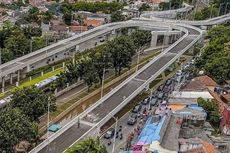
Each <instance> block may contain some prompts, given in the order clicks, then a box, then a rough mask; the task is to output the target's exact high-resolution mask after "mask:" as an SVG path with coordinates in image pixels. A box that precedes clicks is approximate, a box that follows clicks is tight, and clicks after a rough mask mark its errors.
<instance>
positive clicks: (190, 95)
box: [172, 91, 213, 99]
mask: <svg viewBox="0 0 230 153" xmlns="http://www.w3.org/2000/svg"><path fill="white" fill-rule="evenodd" d="M172 95H174V98H192V99H194V98H195V99H196V98H199V97H201V98H204V99H213V97H212V95H211V94H210V93H209V92H208V91H180V92H177V91H173V93H172Z"/></svg>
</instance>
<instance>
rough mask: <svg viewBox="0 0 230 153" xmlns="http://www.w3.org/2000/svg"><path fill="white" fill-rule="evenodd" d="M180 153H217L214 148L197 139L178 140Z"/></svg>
mask: <svg viewBox="0 0 230 153" xmlns="http://www.w3.org/2000/svg"><path fill="white" fill-rule="evenodd" d="M179 146H180V151H179V152H180V153H217V152H216V149H215V147H214V146H213V145H212V144H211V143H208V142H207V141H203V140H201V139H199V138H190V139H179Z"/></svg>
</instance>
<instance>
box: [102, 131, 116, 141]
mask: <svg viewBox="0 0 230 153" xmlns="http://www.w3.org/2000/svg"><path fill="white" fill-rule="evenodd" d="M114 133H115V129H114V128H110V129H109V130H108V131H107V132H106V133H105V135H104V138H106V139H110V138H112V137H113V136H114Z"/></svg>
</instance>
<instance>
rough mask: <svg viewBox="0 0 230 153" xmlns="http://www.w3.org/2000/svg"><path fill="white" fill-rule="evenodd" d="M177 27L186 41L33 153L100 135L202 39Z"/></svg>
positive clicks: (58, 152) (52, 152) (55, 151)
mask: <svg viewBox="0 0 230 153" xmlns="http://www.w3.org/2000/svg"><path fill="white" fill-rule="evenodd" d="M141 22H142V21H141ZM142 24H143V22H142ZM176 26H177V27H178V28H183V30H184V33H185V34H184V35H183V37H182V38H180V39H179V40H178V41H177V42H176V43H174V44H173V45H172V46H170V47H169V48H167V49H166V50H164V51H163V52H162V53H161V54H159V55H158V56H157V57H156V58H155V59H153V60H152V61H150V62H149V63H148V64H146V65H145V66H144V67H142V68H141V69H140V70H139V71H137V72H136V73H135V74H134V75H132V76H130V77H129V78H128V79H127V80H125V81H124V82H123V83H121V84H120V85H119V86H118V87H116V88H115V89H113V90H112V91H111V92H110V93H108V94H107V95H105V96H104V97H103V98H102V99H101V100H99V101H98V102H97V103H96V104H94V105H93V106H91V107H90V108H88V109H87V110H86V111H85V112H83V113H82V114H80V115H79V116H78V117H76V118H75V119H74V120H73V121H71V122H70V123H69V124H67V125H66V126H65V127H63V128H62V129H61V130H60V131H58V132H57V133H55V134H54V135H51V136H50V137H49V138H48V139H47V140H45V141H44V142H43V143H41V144H40V145H38V146H37V147H36V148H34V149H33V150H32V151H31V152H39V153H46V152H49V153H61V152H63V151H64V150H65V149H66V148H68V147H69V146H70V145H72V144H73V143H75V142H76V141H78V140H81V139H82V138H84V137H87V136H95V135H97V134H98V133H99V128H100V126H102V125H103V124H104V123H105V122H106V121H107V120H108V119H110V118H111V116H110V115H108V114H111V115H114V114H115V113H117V112H118V111H119V110H120V109H121V108H122V107H123V106H124V105H125V104H127V103H128V102H129V101H130V100H131V99H132V98H134V97H135V96H136V95H137V94H139V93H140V92H141V91H142V90H143V89H144V88H145V87H146V86H147V84H148V83H150V82H151V81H153V80H154V79H155V78H156V77H157V76H158V75H160V74H161V73H162V72H163V71H164V70H165V69H166V68H167V67H168V66H169V65H171V64H172V63H173V62H175V61H176V60H177V58H178V57H179V56H181V55H182V54H183V53H184V52H185V51H186V50H188V49H189V48H191V47H192V46H193V45H194V44H195V43H196V42H197V41H199V40H200V39H201V37H202V31H201V30H199V29H198V28H194V27H190V26H185V25H176ZM79 123H80V127H79V126H78V125H79Z"/></svg>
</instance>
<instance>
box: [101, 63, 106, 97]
mask: <svg viewBox="0 0 230 153" xmlns="http://www.w3.org/2000/svg"><path fill="white" fill-rule="evenodd" d="M104 80H105V67H104V68H103V75H102V81H101V98H102V97H103V90H104Z"/></svg>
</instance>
